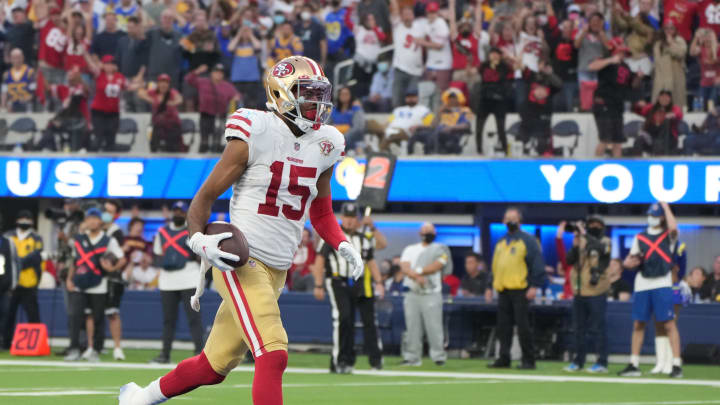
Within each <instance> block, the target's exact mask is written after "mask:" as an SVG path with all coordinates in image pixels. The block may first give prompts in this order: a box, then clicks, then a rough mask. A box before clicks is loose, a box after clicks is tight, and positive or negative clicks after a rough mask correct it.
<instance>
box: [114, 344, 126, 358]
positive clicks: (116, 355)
mask: <svg viewBox="0 0 720 405" xmlns="http://www.w3.org/2000/svg"><path fill="white" fill-rule="evenodd" d="M113 358H114V359H115V360H125V352H123V349H122V347H116V348H115V350H113Z"/></svg>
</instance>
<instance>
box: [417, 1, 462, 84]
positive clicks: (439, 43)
mask: <svg viewBox="0 0 720 405" xmlns="http://www.w3.org/2000/svg"><path fill="white" fill-rule="evenodd" d="M439 10H440V5H439V4H438V3H436V2H434V1H433V2H430V3H428V5H427V7H426V8H425V12H426V14H427V17H426V18H421V19H419V20H418V26H419V28H418V30H419V34H420V37H418V38H416V39H415V41H416V42H417V43H418V44H419V45H420V46H422V47H423V48H425V49H426V50H427V61H426V62H425V79H426V80H429V81H431V82H433V83H435V92H434V94H438V95H439V94H442V92H443V91H445V90H446V89H447V88H448V87H449V86H450V77H451V75H452V61H453V57H452V49H451V48H450V27H449V26H448V23H447V22H445V20H444V19H442V18H441V17H440V16H439V15H438V11H439Z"/></svg>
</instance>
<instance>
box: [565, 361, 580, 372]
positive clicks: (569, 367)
mask: <svg viewBox="0 0 720 405" xmlns="http://www.w3.org/2000/svg"><path fill="white" fill-rule="evenodd" d="M580 370H582V367H580V366H578V365H577V364H575V363H570V364H568V365H567V366H565V368H563V371H567V372H568V373H574V372H576V371H580Z"/></svg>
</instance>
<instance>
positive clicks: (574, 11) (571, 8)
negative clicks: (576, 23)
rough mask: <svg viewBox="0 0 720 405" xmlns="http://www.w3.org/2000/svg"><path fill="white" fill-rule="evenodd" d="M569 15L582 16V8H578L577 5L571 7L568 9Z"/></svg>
mask: <svg viewBox="0 0 720 405" xmlns="http://www.w3.org/2000/svg"><path fill="white" fill-rule="evenodd" d="M567 13H568V14H572V13H577V14H580V6H578V5H577V4H571V5H569V6H568V8H567Z"/></svg>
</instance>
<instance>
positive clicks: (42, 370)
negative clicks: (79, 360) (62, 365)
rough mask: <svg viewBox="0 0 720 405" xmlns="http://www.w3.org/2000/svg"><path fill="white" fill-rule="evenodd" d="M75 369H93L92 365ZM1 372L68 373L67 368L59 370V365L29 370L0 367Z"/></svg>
mask: <svg viewBox="0 0 720 405" xmlns="http://www.w3.org/2000/svg"><path fill="white" fill-rule="evenodd" d="M73 371H93V369H92V368H90V367H79V368H77V369H75V370H73ZM0 373H13V374H15V373H67V370H62V369H60V370H58V368H57V367H55V368H31V369H27V370H17V369H0Z"/></svg>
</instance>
